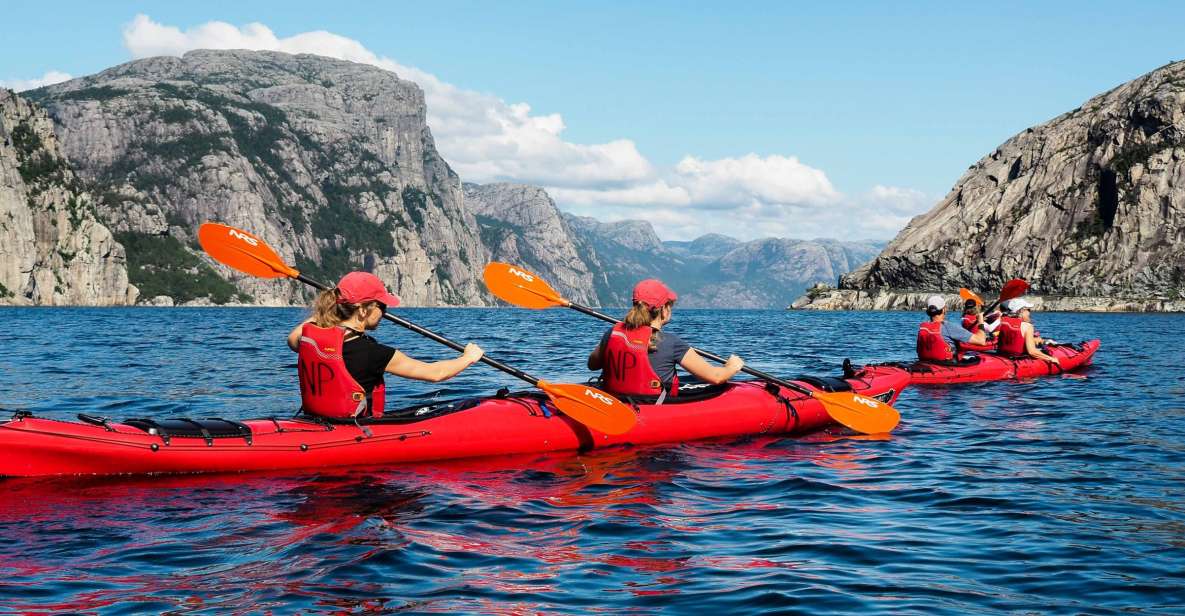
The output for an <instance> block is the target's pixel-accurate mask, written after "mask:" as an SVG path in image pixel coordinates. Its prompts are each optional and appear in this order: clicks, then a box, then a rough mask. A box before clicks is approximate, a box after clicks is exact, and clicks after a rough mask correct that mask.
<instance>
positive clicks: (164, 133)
mask: <svg viewBox="0 0 1185 616" xmlns="http://www.w3.org/2000/svg"><path fill="white" fill-rule="evenodd" d="M28 95H29V96H30V97H32V98H33V99H34V100H36V101H38V102H39V103H40V104H42V105H44V106H45V107H46V108H47V109H48V110H49V113H50V114H51V115H52V117H53V119H54V121H55V123H56V125H57V127H56V128H57V134H58V137H59V138H60V141H61V143H62V148H63V151H64V152H65V155H66V158H67V159H69V161H70V163H71V164H72V165H73V167H74V168H75V169H76V170H77V172H78V174H79V175H80V176H81V178H82V179H83V180H84V181H86V182H88V183H90V184H91V185H93V186H95V187H97V189H101V190H102V192H103V193H104V196H105V198H104V199H103V204H104V205H103V206H102V207H101V209H100V211H99V215H100V217H101V218H102V219H103V220H105V221H106V222H107V224H108V225H109V226H110V227H111V228H112V229H114V230H115V231H116V233H117V237H118V238H119V239H120V241H121V242H122V243H123V244H125V245H126V246H127V247H128V250H129V254H130V259H131V260H132V261H133V262H137V261H139V262H140V263H138V264H135V263H134V264H135V265H136V266H135V267H133V268H132V270H131V276H132V280H133V282H135V283H136V284H137V285H139V286H141V287H142V288H143V289H144V291H145V295H155V294H157V293H162V294H169V295H174V296H176V295H177V294H181V295H182V297H181V299H189V298H200V297H214V296H217V295H222V296H223V299H226V297H225V295H226V293H225V290H223V289H220V288H219V287H218V282H219V281H218V279H217V278H216V277H212V276H208V275H206V274H207V271H206V270H208V267H209V265H207V262H206V261H205V260H204V259H205V257H201V256H198V255H196V254H195V253H194V250H193V248H194V247H193V245H192V242H193V237H194V234H195V231H196V229H197V226H198V225H200V224H201V223H202V222H205V221H207V220H217V221H221V222H225V223H228V224H231V225H234V226H240V227H243V228H246V229H250V230H252V231H254V232H255V233H257V234H259V235H260V236H262V237H263V238H264V239H265V240H267V241H268V242H269V243H270V244H272V246H273V247H275V248H276V249H277V251H278V252H279V254H280V255H281V256H282V257H284V258H285V259H286V260H288V261H289V262H292V263H295V264H296V265H297V267H299V268H300V269H301V270H302V271H304V272H306V273H308V274H310V275H312V276H314V277H316V278H320V279H322V280H332V279H333V278H335V277H337V276H338V275H340V274H341V273H343V272H345V271H347V270H349V269H352V268H365V269H368V270H371V271H373V272H374V273H376V274H378V275H379V276H381V277H383V278H384V279H385V280H387V281H389V282H390V283H392V284H393V286H394V287H395V289H396V292H397V293H398V294H399V295H401V296H402V297H403V298H404V300H405V302H406V303H407V304H409V305H435V304H469V305H474V304H483V303H485V302H486V301H487V297H488V296H487V295H486V294H485V292H484V290H483V289H482V287H481V285H480V281H479V275H480V270H479V269H477V270H475V268H474V267H472V264H474V263H481V262H483V261H484V258H485V250H484V248H483V247H482V246H481V244H480V242H479V240H478V237H477V234H476V233H475V232H474V229H475V222H474V220H473V218H472V216H471V215H470V214H469V213H468V212H467V211H466V210H465V208H464V203H463V196H462V192H461V184H460V180H459V178H458V177H457V175H456V174H455V173H453V171H452V169H450V168H449V166H448V164H447V163H445V162H444V161H443V160H442V159H441V158H440V156H439V154H438V153H437V151H436V148H435V145H434V142H433V140H432V135H431V132H430V131H429V130H428V126H427V124H426V121H425V113H426V112H425V105H424V94H423V91H422V90H421V89H420V88H419V87H418V86H417V85H415V84H414V83H411V82H409V81H404V80H402V79H399V78H398V77H397V76H396V75H395V74H394V73H391V72H389V71H385V70H382V69H378V68H375V67H372V66H367V65H361V64H354V63H351V62H344V61H339V60H333V59H329V58H324V57H319V56H311V55H288V54H282V53H272V52H251V51H194V52H190V53H187V54H185V56H183V57H180V58H176V57H158V58H148V59H144V60H137V61H134V62H129V63H127V64H123V65H120V66H117V67H114V68H111V69H108V70H106V71H103V72H101V73H99V74H96V75H93V76H90V77H83V78H80V79H75V80H72V81H68V82H65V83H62V84H57V85H54V86H49V87H47V88H42V89H40V90H35V91H32V92H30V93H28ZM215 267H217V269H218V270H219V274H220V275H221V276H222V277H225V278H227V279H230V280H231V281H233V282H234V284H235V285H236V291H237V292H236V294H235V298H237V299H239V300H241V301H253V302H255V303H265V304H286V303H290V302H293V301H299V300H300V298H301V297H302V296H303V295H304V292H305V291H304V290H303V289H300V288H299V287H297V286H296V284H295V283H289V282H276V281H264V280H256V279H251V278H244V277H241V276H239V275H237V274H236V273H234V272H231V271H229V270H226V269H225V268H222V267H221V266H215ZM187 272H193V274H194V275H188V276H187Z"/></svg>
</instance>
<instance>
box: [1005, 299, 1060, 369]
mask: <svg viewBox="0 0 1185 616" xmlns="http://www.w3.org/2000/svg"><path fill="white" fill-rule="evenodd" d="M1032 308H1033V304H1032V303H1030V302H1029V301H1028V300H1026V299H1024V298H1020V297H1018V298H1016V299H1011V300H1008V301H1006V302H1004V311H1005V314H1004V316H1002V317H1000V329H999V332H1000V334H999V338H1000V343H999V346H998V348H997V351H996V352H997V353H999V354H1001V355H1006V356H1008V357H1024V356H1028V357H1035V358H1037V359H1041V360H1045V361H1047V362H1052V363H1055V364H1059V365H1060V364H1061V360H1059V359H1058V358H1056V357H1054V356H1052V355H1050V354H1048V353H1046V352H1044V351H1042V350H1041V346H1040V345H1042V344H1045V343H1050V344H1052V343H1053V341H1052V340H1045V339H1043V338H1041V336H1039V335H1037V330H1036V329H1034V328H1033V321H1032Z"/></svg>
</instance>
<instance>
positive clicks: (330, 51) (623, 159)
mask: <svg viewBox="0 0 1185 616" xmlns="http://www.w3.org/2000/svg"><path fill="white" fill-rule="evenodd" d="M123 41H124V46H126V47H127V49H128V51H130V52H131V54H132V57H134V58H145V57H149V56H160V55H172V56H179V55H182V54H184V53H185V52H187V51H190V50H193V49H255V50H270V51H282V52H286V53H312V54H318V55H322V56H328V57H331V58H338V59H341V60H349V61H352V62H359V63H363V64H371V65H374V66H378V67H380V68H384V69H387V70H390V71H393V72H395V73H396V74H398V75H400V76H401V77H404V78H406V79H410V80H411V81H414V82H416V83H417V84H419V86H420V87H421V88H423V89H424V97H425V99H426V101H427V103H428V125H429V126H431V127H432V134H433V136H434V137H435V138H436V144H437V147H438V148H439V149H440V152H441V154H442V155H443V156H444V158H445V160H447V161H449V164H451V165H452V166H453V168H454V169H456V171H457V172H458V173H459V174H460V175H461V177H463V178H465V179H466V180H469V181H476V182H490V181H519V182H529V183H535V184H544V185H548V186H594V185H614V184H617V185H621V184H626V183H631V182H637V181H639V180H644V179H647V178H649V177H651V176H653V174H654V168H653V167H652V166H651V164H650V162H649V161H648V160H646V158H645V157H644V156H642V154H641V153H639V152H638V149H637V148H636V147H635V146H634V143H633V142H632V141H630V140H628V139H619V140H615V141H610V142H608V143H602V144H592V145H584V144H576V143H570V142H567V141H564V140H563V138H562V137H561V134H562V133H563V131H564V121H563V118H562V117H561V116H560V115H559V114H550V115H532V114H531V107H530V106H529V105H527V104H526V103H516V104H510V103H507V102H506V101H503V100H502V99H500V98H498V97H496V96H493V95H490V94H484V93H481V92H475V91H472V90H464V89H461V88H458V87H456V86H453V85H451V84H448V83H445V82H443V81H441V80H440V79H438V78H436V77H435V76H434V75H431V74H429V73H426V72H424V71H421V70H419V69H417V68H414V67H410V66H406V65H403V64H400V63H398V62H396V61H395V60H392V59H390V58H386V57H382V56H379V55H378V54H375V53H374V52H372V51H370V50H369V49H367V48H366V47H365V46H363V45H362V44H361V43H359V42H358V41H355V40H353V39H350V38H347V37H344V36H340V35H337V34H333V33H332V32H325V31H321V30H319V31H315V32H304V33H301V34H296V35H293V36H290V37H284V38H280V37H278V36H276V34H275V33H274V32H272V30H271V28H268V27H267V26H265V25H263V24H261V23H251V24H247V25H245V26H242V27H237V26H234V25H232V24H228V23H226V22H220V21H212V22H209V23H205V24H202V25H199V26H195V27H193V28H189V29H187V30H184V31H182V30H181V29H180V28H177V27H174V26H167V25H163V24H160V23H157V22H155V21H153V20H152V19H151V18H149V17H148V16H146V15H137V16H136V17H135V18H134V19H133V20H132V21H131V23H129V24H128V25H127V26H126V27H124V31H123Z"/></svg>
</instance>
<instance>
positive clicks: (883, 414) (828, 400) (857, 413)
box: [811, 391, 901, 434]
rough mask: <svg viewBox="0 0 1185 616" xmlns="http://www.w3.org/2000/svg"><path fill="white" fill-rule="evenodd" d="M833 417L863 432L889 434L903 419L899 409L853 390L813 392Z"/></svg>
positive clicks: (814, 396) (813, 395)
mask: <svg viewBox="0 0 1185 616" xmlns="http://www.w3.org/2000/svg"><path fill="white" fill-rule="evenodd" d="M811 396H812V397H813V398H815V399H816V400H818V401H819V402H821V403H822V404H823V408H824V409H825V410H826V411H827V414H828V415H830V416H831V418H832V419H834V420H835V421H837V422H839V423H840V424H843V425H844V426H847V427H848V428H851V429H852V430H855V431H856V432H860V433H863V434H888V433H889V432H892V431H893V428H896V427H897V424H898V423H899V422H900V421H901V414H900V413H898V412H897V409H895V408H893V407H892V406H889V405H888V404H885V403H884V402H881V401H880V400H877V399H876V398H869V397H868V396H861V395H860V394H853V393H851V392H834V393H830V392H825V391H816V392H812V393H811Z"/></svg>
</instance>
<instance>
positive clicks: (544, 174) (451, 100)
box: [123, 15, 932, 239]
mask: <svg viewBox="0 0 1185 616" xmlns="http://www.w3.org/2000/svg"><path fill="white" fill-rule="evenodd" d="M123 39H124V45H125V46H126V47H127V49H128V51H130V52H131V54H132V56H133V57H136V58H142V57H148V56H155V55H181V54H184V53H185V52H187V51H190V50H193V49H257V50H271V51H282V52H287V53H312V54H318V55H323V56H329V57H333V58H339V59H342V60H349V61H353V62H359V63H364V64H371V65H374V66H378V67H380V68H384V69H387V70H390V71H393V72H395V73H396V74H398V75H400V76H401V77H403V78H405V79H409V80H411V81H414V82H415V83H417V84H419V86H420V87H421V88H423V90H424V96H425V99H426V101H427V104H428V124H429V126H430V127H431V128H432V133H433V136H434V137H435V138H436V143H437V147H438V148H439V150H440V152H441V154H442V155H443V156H444V158H445V160H447V161H448V162H449V164H450V165H452V166H453V168H454V169H456V170H457V172H458V173H459V174H460V175H461V177H462V178H464V179H465V180H466V181H476V182H491V181H512V182H524V183H530V184H537V185H541V186H544V187H545V188H547V190H548V192H549V193H550V194H551V195H552V197H553V198H554V199H555V200H556V202H557V203H558V204H559V205H560V206H561V207H562V208H564V209H565V210H568V211H571V212H573V213H576V214H581V215H589V216H595V217H597V218H599V219H601V220H605V221H614V220H625V219H643V220H648V221H650V222H651V223H653V224H654V225H655V227H656V229H657V230H658V233H659V235H660V236H662V237H664V238H682V239H689V238H694V237H697V236H699V235H702V234H704V233H707V232H719V233H726V234H729V235H733V236H735V237H738V238H741V239H751V238H756V237H767V236H782V237H797V238H811V237H835V238H841V239H859V238H877V239H887V238H889V237H891V236H893V235H894V234H895V233H896V232H897V231H898V230H899V229H900V228H901V227H903V226H904V225H905V223H906V222H907V221H908V220H909V218H910V217H911V216H913V215H915V214H917V213H920V212H921V211H924V210H925V209H926V207H927V206H928V205H929V204H930V203H931V202H932V200H930V199H929V198H927V197H926V195H924V194H922V193H920V192H918V191H914V190H910V189H905V188H896V187H890V186H876V187H874V188H873V189H871V190H870V191H869V192H867V193H864V194H860V195H855V196H848V195H844V194H842V193H840V192H839V191H838V190H837V189H836V188H835V187H834V186H832V184H831V182H830V180H828V178H827V175H826V174H825V173H824V172H823V171H822V170H820V169H816V168H814V167H811V166H809V165H807V164H805V163H803V162H801V161H800V160H799V159H798V158H796V157H794V156H782V155H770V156H759V155H757V154H747V155H745V156H741V157H736V158H722V159H717V160H706V159H703V158H699V157H696V156H686V157H684V158H683V159H682V160H681V161H679V163H678V164H676V165H675V166H674V167H673V168H666V169H660V168H656V166H655V165H653V164H652V163H651V162H650V161H649V160H647V159H646V157H645V156H643V155H642V154H641V153H640V152H639V151H638V149H637V147H636V146H635V144H634V142H633V141H631V140H629V139H616V140H613V141H609V142H606V143H600V144H578V143H572V142H569V141H565V140H564V139H563V132H564V129H565V124H564V119H563V117H562V116H561V115H560V114H546V115H539V114H533V113H532V110H531V107H530V105H528V104H526V103H508V102H506V101H504V100H502V99H501V98H498V97H497V96H494V95H491V94H486V93H482V92H476V91H473V90H466V89H463V88H459V87H457V86H455V85H452V84H449V83H446V82H444V81H441V80H440V79H439V78H437V77H436V76H435V75H432V74H430V73H427V72H425V71H422V70H420V69H417V68H415V67H411V66H407V65H403V64H400V63H399V62H397V61H395V60H393V59H390V58H387V57H383V56H379V55H378V54H375V53H374V52H372V51H370V50H369V49H367V48H366V47H365V46H364V45H362V44H361V43H360V42H358V41H355V40H353V39H350V38H347V37H344V36H340V35H337V34H333V33H332V32H325V31H314V32H304V33H300V34H296V35H293V36H289V37H278V36H276V34H275V33H274V32H273V31H272V30H271V29H270V28H268V27H267V26H266V25H264V24H261V23H251V24H247V25H245V26H241V27H240V26H234V25H232V24H229V23H226V22H217V21H214V22H209V23H205V24H202V25H199V26H195V27H192V28H188V29H186V30H181V29H180V28H177V27H174V26H168V25H164V24H160V23H157V22H155V21H153V20H152V19H150V18H149V17H148V16H146V15H137V16H136V17H135V19H133V20H132V21H131V23H129V24H128V25H127V26H126V27H125V28H124V32H123Z"/></svg>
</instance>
